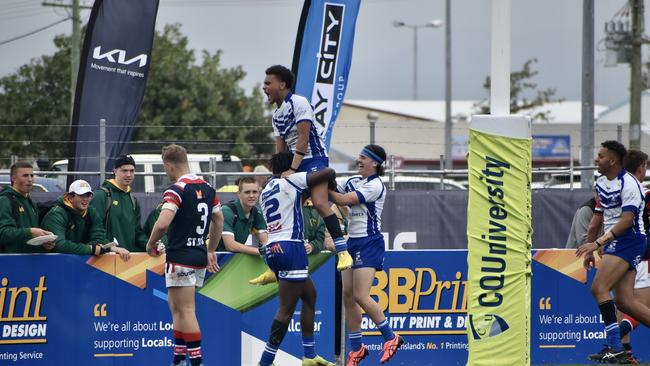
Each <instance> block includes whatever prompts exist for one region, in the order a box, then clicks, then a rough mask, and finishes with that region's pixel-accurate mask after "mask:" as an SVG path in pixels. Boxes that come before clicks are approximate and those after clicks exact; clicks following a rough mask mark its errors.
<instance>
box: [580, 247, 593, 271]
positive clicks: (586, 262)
mask: <svg viewBox="0 0 650 366" xmlns="http://www.w3.org/2000/svg"><path fill="white" fill-rule="evenodd" d="M582 266H583V267H585V269H586V270H587V271H588V270H590V269H592V268H594V267H595V266H596V257H594V253H593V252H591V253H587V254H585V258H584V259H583V260H582Z"/></svg>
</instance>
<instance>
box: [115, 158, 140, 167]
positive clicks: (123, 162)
mask: <svg viewBox="0 0 650 366" xmlns="http://www.w3.org/2000/svg"><path fill="white" fill-rule="evenodd" d="M122 165H133V166H134V167H135V160H133V158H132V157H131V155H122V156H120V157H118V158H116V159H115V166H114V168H115V169H117V168H119V167H121V166H122Z"/></svg>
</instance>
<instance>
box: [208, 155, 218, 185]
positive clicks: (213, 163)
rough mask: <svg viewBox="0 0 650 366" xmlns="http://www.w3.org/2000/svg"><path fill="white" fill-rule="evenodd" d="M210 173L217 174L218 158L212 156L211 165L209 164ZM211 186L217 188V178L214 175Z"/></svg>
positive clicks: (211, 178) (212, 175)
mask: <svg viewBox="0 0 650 366" xmlns="http://www.w3.org/2000/svg"><path fill="white" fill-rule="evenodd" d="M209 167H210V171H211V172H216V171H217V158H216V157H214V156H212V157H210V163H209ZM210 180H211V181H212V182H210V184H212V186H213V187H216V184H217V183H216V182H217V176H216V175H214V174H211V175H210Z"/></svg>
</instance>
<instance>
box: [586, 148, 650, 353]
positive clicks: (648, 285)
mask: <svg viewBox="0 0 650 366" xmlns="http://www.w3.org/2000/svg"><path fill="white" fill-rule="evenodd" d="M647 162H648V155H647V154H646V153H644V152H643V151H640V150H633V149H629V150H627V153H626V154H625V157H624V158H623V169H625V170H626V171H627V172H629V173H631V174H632V175H633V176H634V177H635V178H636V179H637V180H638V181H639V182H641V181H643V180H644V179H645V176H646V168H647ZM643 194H644V208H643V214H642V218H643V228H644V229H645V234H646V239H647V238H648V230H649V229H650V222H649V221H650V220H649V218H650V191H649V190H648V189H647V188H646V187H643ZM594 211H595V213H594V216H593V217H592V219H591V222H590V225H589V230H588V232H587V241H594V240H596V238H597V235H598V233H599V232H600V231H601V230H602V223H603V211H602V207H601V206H600V202H597V205H596V209H595V210H594ZM594 264H595V258H594V256H593V254H592V253H589V254H587V255H585V267H586V268H587V269H588V270H589V269H591V268H592V267H593V265H594ZM634 296H635V297H636V298H637V299H639V301H641V302H642V303H644V304H646V306H650V277H648V260H647V258H643V260H642V261H641V262H639V264H637V266H636V276H635V280H634ZM618 310H619V312H618V314H617V319H619V328H620V333H621V342H622V344H623V348H624V349H625V351H626V353H627V357H628V363H629V364H633V365H637V364H639V361H638V360H637V359H636V358H635V357H634V354H633V352H632V345H631V343H630V334H629V333H630V332H631V331H632V330H633V329H634V328H636V327H637V326H638V325H639V322H638V321H637V320H636V319H634V318H633V317H631V316H629V315H627V314H625V313H622V312H621V311H620V309H618Z"/></svg>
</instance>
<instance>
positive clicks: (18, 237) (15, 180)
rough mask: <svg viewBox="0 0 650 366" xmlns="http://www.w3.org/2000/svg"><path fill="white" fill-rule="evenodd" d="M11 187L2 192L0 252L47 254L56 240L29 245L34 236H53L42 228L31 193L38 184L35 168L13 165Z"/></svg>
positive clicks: (19, 163)
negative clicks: (35, 182) (36, 183)
mask: <svg viewBox="0 0 650 366" xmlns="http://www.w3.org/2000/svg"><path fill="white" fill-rule="evenodd" d="M10 175H11V186H9V187H5V188H4V189H2V191H1V192H0V253H46V252H48V251H49V250H51V249H52V248H54V243H53V242H48V243H45V244H42V245H37V246H33V245H27V241H29V240H30V239H33V238H36V237H39V236H44V235H51V234H52V233H51V232H49V231H47V230H43V229H41V228H39V227H38V208H37V206H36V204H35V203H34V201H32V198H31V196H30V192H31V191H32V188H33V186H34V168H32V165H31V164H30V163H29V162H26V161H19V162H17V163H15V164H13V165H12V166H11V168H10Z"/></svg>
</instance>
